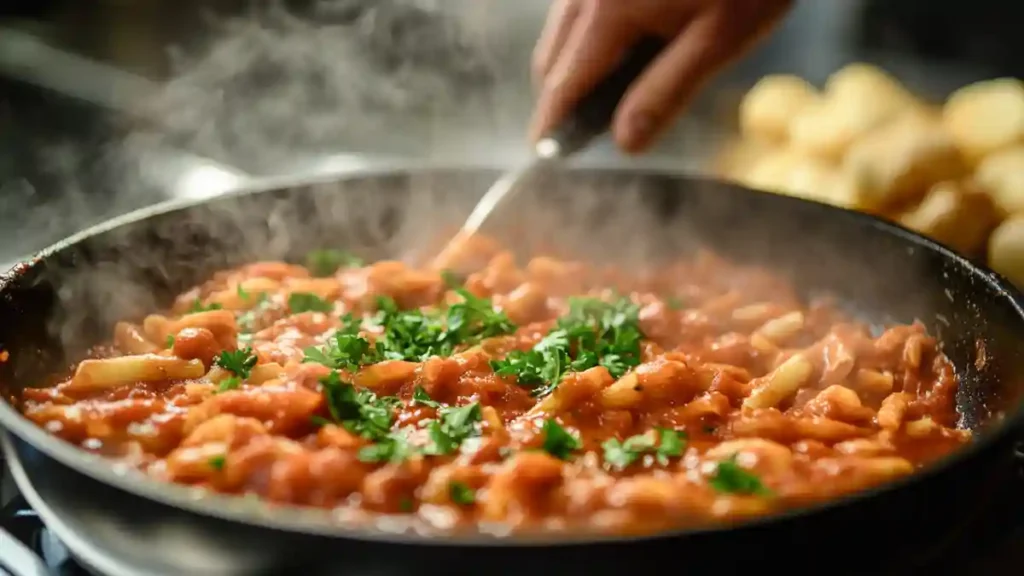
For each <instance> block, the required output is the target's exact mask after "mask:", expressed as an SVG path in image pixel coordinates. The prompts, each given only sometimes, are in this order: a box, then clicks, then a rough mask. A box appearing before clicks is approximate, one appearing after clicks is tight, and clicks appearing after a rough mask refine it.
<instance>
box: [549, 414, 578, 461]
mask: <svg viewBox="0 0 1024 576" xmlns="http://www.w3.org/2000/svg"><path fill="white" fill-rule="evenodd" d="M541 431H542V432H543V433H544V444H543V449H544V451H545V452H547V453H548V454H551V455H552V456H554V457H555V458H558V459H559V460H568V459H569V456H570V455H571V454H572V453H573V452H575V451H576V450H579V449H580V448H582V447H583V444H582V443H581V442H580V440H579V438H577V437H576V436H574V435H572V434H571V433H570V432H569V431H568V430H566V429H565V428H563V427H562V425H561V424H559V423H558V422H556V421H555V419H554V418H549V419H548V420H546V421H545V422H544V427H543V428H542V429H541Z"/></svg>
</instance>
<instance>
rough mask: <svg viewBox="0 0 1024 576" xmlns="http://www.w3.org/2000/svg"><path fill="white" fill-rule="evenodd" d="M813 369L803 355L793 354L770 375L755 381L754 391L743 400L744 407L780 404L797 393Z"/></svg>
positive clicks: (763, 406) (752, 407)
mask: <svg viewBox="0 0 1024 576" xmlns="http://www.w3.org/2000/svg"><path fill="white" fill-rule="evenodd" d="M813 369H814V367H813V366H811V363H810V362H809V361H808V360H807V359H806V358H804V357H803V355H801V354H796V355H794V356H791V357H790V358H789V359H788V360H786V361H785V362H783V363H782V364H780V365H779V367H778V368H776V369H775V370H772V371H771V372H770V373H769V374H768V375H766V376H764V377H762V378H758V379H757V380H754V381H753V383H754V384H755V388H754V391H753V392H752V393H751V394H750V396H748V397H747V399H746V400H744V401H743V408H745V409H751V410H752V409H756V408H773V407H775V406H778V404H779V402H782V401H783V400H785V399H786V398H787V397H788V396H791V395H793V394H796V391H797V390H799V389H800V387H801V386H803V384H804V382H806V381H807V379H808V378H809V377H810V376H811V371H812V370H813ZM757 384H760V386H758V385H757Z"/></svg>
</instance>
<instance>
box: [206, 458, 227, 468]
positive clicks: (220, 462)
mask: <svg viewBox="0 0 1024 576" xmlns="http://www.w3.org/2000/svg"><path fill="white" fill-rule="evenodd" d="M225 462H226V459H225V458H224V456H223V455H218V456H211V457H210V459H209V461H208V463H209V464H210V468H213V469H214V470H223V469H224V463H225Z"/></svg>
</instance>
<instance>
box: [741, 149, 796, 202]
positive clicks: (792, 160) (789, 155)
mask: <svg viewBox="0 0 1024 576" xmlns="http://www.w3.org/2000/svg"><path fill="white" fill-rule="evenodd" d="M806 158H807V155H805V154H802V153H800V152H798V151H794V150H785V149H784V150H775V151H772V152H769V153H768V154H765V155H764V157H762V158H761V159H760V160H758V161H756V162H754V163H753V165H752V166H751V167H750V171H749V172H747V173H746V174H740V175H739V178H738V180H739V181H740V182H741V183H742V184H744V185H746V186H749V187H751V188H756V189H757V190H765V191H768V192H779V193H782V192H784V191H785V190H786V188H787V187H788V182H789V175H790V174H791V173H792V172H793V169H794V168H795V167H796V166H797V165H798V164H799V163H801V162H803V161H804V160H805V159H806Z"/></svg>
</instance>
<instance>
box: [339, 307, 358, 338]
mask: <svg viewBox="0 0 1024 576" xmlns="http://www.w3.org/2000/svg"><path fill="white" fill-rule="evenodd" d="M339 320H341V328H338V332H339V333H341V334H352V335H356V334H359V328H360V326H361V325H362V323H363V320H362V318H356V317H355V316H353V315H352V313H351V312H346V313H345V314H342V315H341V317H340V318H339Z"/></svg>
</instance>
